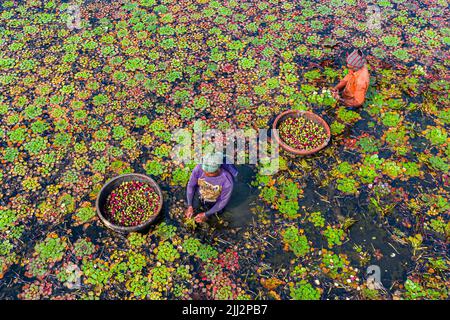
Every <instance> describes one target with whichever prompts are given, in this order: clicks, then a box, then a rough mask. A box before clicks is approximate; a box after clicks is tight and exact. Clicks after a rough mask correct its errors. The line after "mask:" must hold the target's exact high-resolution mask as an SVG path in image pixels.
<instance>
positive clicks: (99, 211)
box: [95, 173, 164, 233]
mask: <svg viewBox="0 0 450 320" xmlns="http://www.w3.org/2000/svg"><path fill="white" fill-rule="evenodd" d="M125 177H133V178H138V177H139V178H141V179H144V180H145V181H147V182H148V183H150V184H151V185H152V187H153V188H154V189H155V192H156V193H157V194H158V196H159V203H158V208H157V210H156V211H155V214H154V215H152V216H151V217H150V218H149V219H148V220H146V221H145V222H143V223H141V224H139V225H137V226H130V227H126V226H120V225H117V224H114V223H112V222H111V221H109V220H108V219H107V218H106V217H105V216H104V214H103V212H102V211H103V210H102V208H100V197H101V196H102V195H104V193H105V192H106V191H105V190H106V188H108V187H109V186H110V185H111V184H112V183H113V182H114V181H116V180H118V179H122V178H125ZM163 202H164V200H163V196H162V192H161V188H160V187H159V185H158V184H157V183H156V181H155V180H153V179H152V178H151V177H149V176H146V175H144V174H140V173H125V174H120V175H118V176H115V177H113V178H111V179H109V180H108V181H106V182H105V184H104V185H103V186H102V188H101V189H100V191H99V192H98V194H97V199H96V200H95V207H96V211H97V216H98V217H99V218H100V220H101V221H102V223H103V224H104V225H105V226H106V227H107V228H109V229H111V230H113V231H116V232H125V233H127V232H135V231H140V230H142V229H145V228H146V227H148V226H149V225H150V224H152V223H153V221H155V219H156V217H157V216H158V215H159V213H160V212H161V209H162V206H163Z"/></svg>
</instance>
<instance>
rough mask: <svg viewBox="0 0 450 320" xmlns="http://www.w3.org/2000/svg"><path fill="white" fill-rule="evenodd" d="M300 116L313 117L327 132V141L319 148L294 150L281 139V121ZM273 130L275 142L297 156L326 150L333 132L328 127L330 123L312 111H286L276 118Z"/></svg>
mask: <svg viewBox="0 0 450 320" xmlns="http://www.w3.org/2000/svg"><path fill="white" fill-rule="evenodd" d="M293 114H296V115H299V116H303V115H307V116H308V117H311V118H313V119H315V120H317V122H318V123H319V124H320V125H321V126H322V127H323V128H324V129H325V132H326V134H327V139H326V140H325V141H324V142H323V143H322V144H321V145H320V146H318V147H316V148H314V149H310V150H305V149H297V148H293V147H291V146H289V145H288V144H287V143H285V142H284V141H283V140H282V139H281V137H280V136H279V134H278V126H279V124H280V123H281V122H282V121H281V119H282V118H283V117H285V116H287V115H293ZM272 130H273V135H274V138H275V140H276V141H277V142H278V144H279V145H280V146H281V147H282V148H283V149H284V150H286V151H288V152H290V153H293V154H296V155H310V154H313V153H316V152H318V151H320V150H322V149H323V148H325V147H326V146H327V145H328V144H329V143H330V140H331V131H330V127H329V125H328V123H327V122H326V121H325V120H324V119H323V118H322V117H321V116H319V115H317V114H315V113H314V112H311V111H304V110H292V109H291V110H286V111H283V112H282V113H280V114H279V115H278V116H277V117H276V118H275V121H274V122H273V124H272Z"/></svg>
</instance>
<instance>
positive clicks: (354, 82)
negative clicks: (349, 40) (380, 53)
mask: <svg viewBox="0 0 450 320" xmlns="http://www.w3.org/2000/svg"><path fill="white" fill-rule="evenodd" d="M347 67H348V69H349V71H348V74H347V75H346V76H345V78H344V79H343V80H342V81H341V82H339V83H338V85H337V86H335V87H334V88H332V89H331V91H332V93H333V96H334V97H335V98H336V99H337V100H339V101H341V102H343V103H344V104H345V105H346V106H348V107H361V106H362V105H363V103H364V100H365V99H366V93H367V88H368V87H369V82H370V79H369V71H368V70H367V66H366V59H365V58H364V55H363V53H362V52H361V50H359V49H358V50H355V51H353V52H352V53H351V54H350V55H349V56H348V57H347ZM341 90H342V93H340V91H341Z"/></svg>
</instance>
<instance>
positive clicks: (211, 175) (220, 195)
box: [186, 153, 237, 222]
mask: <svg viewBox="0 0 450 320" xmlns="http://www.w3.org/2000/svg"><path fill="white" fill-rule="evenodd" d="M236 175H237V170H236V168H235V167H234V166H232V165H228V164H224V163H223V154H222V153H214V154H208V155H206V156H205V157H204V158H203V163H202V164H198V165H197V166H196V167H195V168H194V170H193V171H192V174H191V177H190V179H189V182H188V185H187V192H186V197H187V205H188V208H187V210H186V216H187V217H188V218H190V217H192V216H193V215H194V200H196V199H194V198H196V196H197V195H198V197H199V200H200V202H201V204H202V205H203V207H204V208H206V211H205V212H201V213H199V214H198V215H197V216H196V217H195V221H197V222H204V221H206V220H207V219H208V218H209V217H211V216H212V215H213V214H215V213H219V212H221V211H222V210H223V209H224V208H225V206H226V205H227V204H228V202H229V201H230V197H231V193H232V191H233V185H234V178H235V177H236Z"/></svg>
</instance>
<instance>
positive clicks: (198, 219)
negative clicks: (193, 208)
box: [195, 212, 208, 223]
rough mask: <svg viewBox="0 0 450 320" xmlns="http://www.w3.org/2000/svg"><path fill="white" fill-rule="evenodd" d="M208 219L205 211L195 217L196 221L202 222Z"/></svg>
mask: <svg viewBox="0 0 450 320" xmlns="http://www.w3.org/2000/svg"><path fill="white" fill-rule="evenodd" d="M207 219H208V217H207V216H206V215H205V213H204V212H202V213H199V214H198V215H197V216H196V217H195V222H198V223H202V222H205V221H206V220H207Z"/></svg>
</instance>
